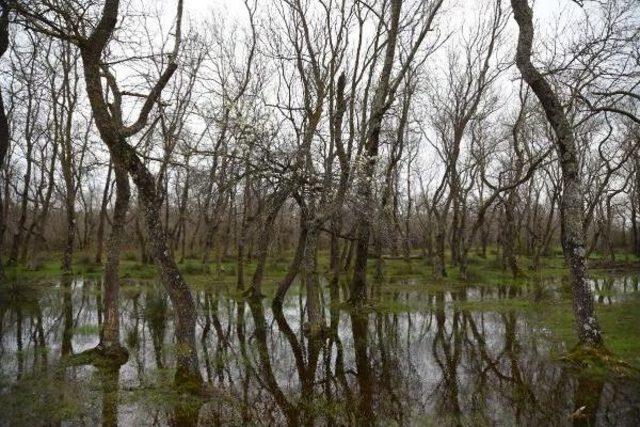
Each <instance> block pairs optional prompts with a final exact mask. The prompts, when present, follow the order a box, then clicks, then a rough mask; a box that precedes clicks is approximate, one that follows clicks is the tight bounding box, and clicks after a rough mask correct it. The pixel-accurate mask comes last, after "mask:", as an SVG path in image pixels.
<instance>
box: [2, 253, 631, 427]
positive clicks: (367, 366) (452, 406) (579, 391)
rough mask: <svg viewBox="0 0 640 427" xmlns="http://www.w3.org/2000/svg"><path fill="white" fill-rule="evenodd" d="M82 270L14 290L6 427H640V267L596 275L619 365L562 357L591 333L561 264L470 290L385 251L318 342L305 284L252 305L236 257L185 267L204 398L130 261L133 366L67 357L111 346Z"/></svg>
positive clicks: (123, 306)
mask: <svg viewBox="0 0 640 427" xmlns="http://www.w3.org/2000/svg"><path fill="white" fill-rule="evenodd" d="M284 265H286V263H285V262H283V263H282V265H279V264H277V263H276V264H274V265H272V266H271V276H270V277H269V278H268V280H267V281H266V283H275V280H276V278H277V277H278V275H279V274H280V273H281V269H282V268H283V266H284ZM85 267H86V266H85ZM76 270H77V271H82V270H83V268H82V267H81V266H80V267H78V268H77V269H76ZM84 270H85V271H84V273H82V274H78V275H76V276H74V277H72V278H70V277H67V278H61V277H60V276H59V275H58V274H56V273H55V272H54V271H53V270H47V268H46V267H45V268H44V269H43V270H42V271H41V272H39V273H37V274H34V273H21V272H16V273H15V274H14V277H13V278H12V279H10V280H8V281H6V282H5V283H4V284H2V285H1V286H0V425H12V426H13V425H43V424H59V423H63V424H65V425H97V424H103V425H135V426H140V425H167V424H171V423H173V424H181V423H186V422H194V421H195V420H198V422H199V423H200V424H201V425H240V424H251V425H274V424H286V423H287V422H289V423H300V424H315V425H327V424H328V425H350V424H366V425H371V424H375V425H496V424H498V425H515V424H518V425H570V424H573V423H582V424H585V425H616V426H620V425H622V426H627V425H628V426H634V425H638V424H639V423H640V380H639V379H638V375H637V374H636V372H638V371H637V369H638V368H640V272H638V271H633V270H631V271H629V270H626V271H619V272H604V271H594V279H593V280H592V287H593V290H594V293H595V295H596V301H597V311H598V315H599V317H600V319H601V323H602V325H603V329H604V331H605V333H606V336H605V340H606V343H607V346H608V348H609V349H610V350H611V351H612V352H613V354H614V355H615V357H616V358H617V359H619V360H622V361H623V362H624V364H625V366H626V367H627V369H624V370H621V371H618V370H616V369H606V368H603V367H599V366H591V367H589V369H587V370H584V369H582V370H580V369H578V368H577V367H576V366H574V365H573V364H571V363H567V362H566V361H565V360H564V359H563V356H565V355H566V354H567V352H568V351H569V350H571V349H572V348H573V346H574V345H575V336H574V333H573V318H572V311H571V294H570V290H569V288H568V285H567V284H566V280H565V279H564V277H563V275H564V273H563V269H562V268H555V269H554V268H550V269H546V270H545V271H543V272H542V273H532V272H529V273H527V277H526V278H523V279H518V280H511V279H509V278H508V277H507V276H506V275H505V274H502V273H499V272H496V271H493V270H491V269H490V266H488V265H476V266H475V269H474V279H473V281H471V282H470V283H467V284H464V283H461V282H457V281H456V280H455V279H450V280H448V281H446V282H442V283H434V282H432V281H430V280H429V279H428V273H427V268H426V267H424V266H420V262H419V261H415V260H414V265H413V266H412V267H411V268H410V269H409V268H408V267H407V266H406V265H404V264H403V262H402V261H387V279H386V280H385V281H384V282H383V283H380V284H377V285H374V286H373V289H372V295H371V303H370V305H369V307H368V310H367V311H366V314H364V315H355V314H354V313H353V312H352V311H351V310H350V308H349V306H348V305H346V304H344V303H343V304H331V303H330V300H329V291H328V289H327V290H326V293H325V301H324V302H325V306H324V313H325V322H326V325H327V330H326V331H325V333H324V334H322V336H320V337H317V338H315V339H310V338H309V337H307V336H306V335H305V334H304V332H303V331H304V330H305V328H304V322H305V320H304V319H305V312H304V306H305V297H304V294H300V293H299V292H298V288H297V287H295V288H294V289H292V291H291V292H290V293H289V296H288V298H287V300H286V302H285V305H284V308H283V313H282V316H280V315H279V314H278V313H274V312H273V311H272V310H271V308H270V303H271V299H270V298H269V297H267V298H266V299H264V300H263V301H262V304H249V303H248V302H246V301H244V299H243V298H242V297H241V296H240V294H239V293H238V292H237V291H236V290H235V284H234V280H233V267H232V266H226V268H225V269H224V271H223V272H221V273H220V274H217V273H215V272H214V273H208V272H205V271H203V270H201V269H199V267H197V264H196V263H195V262H194V263H193V264H189V263H187V264H184V265H183V270H184V271H185V272H186V273H187V277H188V279H189V282H190V283H191V284H192V285H193V286H194V289H195V296H196V300H197V305H198V324H197V332H196V333H197V338H198V345H199V360H200V363H201V369H202V374H203V377H204V378H205V380H206V381H207V383H208V386H207V389H206V391H205V393H204V395H203V396H201V397H199V398H192V397H186V396H184V395H182V394H180V393H179V392H178V391H176V389H175V387H174V384H173V372H172V368H173V367H174V362H173V359H174V352H175V347H174V345H173V342H174V338H173V326H172V324H173V315H172V307H171V304H170V302H169V299H168V297H167V295H166V293H165V292H164V291H163V290H162V288H161V287H160V286H159V285H158V284H157V283H156V281H155V280H154V278H153V275H154V274H153V269H152V268H150V267H141V266H137V265H135V264H134V263H128V264H126V265H125V269H124V270H123V271H124V275H125V276H126V277H127V278H126V279H124V280H123V287H122V292H121V301H120V310H121V312H120V318H121V320H120V322H121V337H122V342H123V344H124V345H125V347H126V348H127V349H128V351H129V354H130V357H129V360H128V362H127V363H126V364H125V365H123V366H122V367H121V368H120V369H112V368H109V367H104V366H103V367H98V368H97V367H94V366H91V365H81V364H78V363H70V362H69V361H73V360H74V358H73V355H74V354H79V353H81V352H82V351H84V350H88V349H91V348H93V347H95V346H96V344H97V343H98V341H99V331H100V323H101V319H102V302H101V292H100V287H101V279H100V274H99V271H94V270H93V269H92V268H84ZM323 286H325V288H326V283H323ZM266 291H267V293H271V292H272V291H273V290H272V289H271V288H267V289H266ZM342 299H344V296H342Z"/></svg>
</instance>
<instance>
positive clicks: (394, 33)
mask: <svg viewBox="0 0 640 427" xmlns="http://www.w3.org/2000/svg"><path fill="white" fill-rule="evenodd" d="M401 8H402V1H401V0H394V1H393V2H392V4H391V20H390V25H389V30H388V37H387V45H386V50H385V58H384V65H383V67H382V71H381V73H380V80H379V81H378V86H377V88H376V91H375V94H374V98H373V102H372V104H371V112H370V117H369V122H368V123H367V140H366V142H365V147H364V151H363V158H362V162H361V166H360V167H359V168H357V170H356V173H357V174H358V176H357V186H356V188H357V189H356V197H357V200H358V208H357V211H356V221H357V228H356V247H355V249H356V253H355V263H354V268H353V279H352V280H351V295H350V299H351V302H352V303H354V304H355V305H357V306H360V305H362V304H363V303H364V302H365V301H366V299H367V258H368V256H369V237H370V234H371V221H372V218H371V212H370V209H371V206H372V185H373V176H374V173H375V168H376V161H377V157H378V149H379V147H378V145H379V141H380V130H381V127H382V119H383V117H384V115H385V113H386V111H387V109H388V103H387V97H388V96H389V81H390V77H391V76H390V75H391V70H392V67H393V61H394V58H395V50H396V42H397V38H398V27H399V23H400V10H401Z"/></svg>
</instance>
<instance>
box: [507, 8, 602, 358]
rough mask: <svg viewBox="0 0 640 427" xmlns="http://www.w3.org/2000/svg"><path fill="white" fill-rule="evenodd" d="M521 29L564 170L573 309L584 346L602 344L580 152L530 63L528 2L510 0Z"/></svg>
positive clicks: (521, 63) (523, 60)
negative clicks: (589, 268) (588, 246)
mask: <svg viewBox="0 0 640 427" xmlns="http://www.w3.org/2000/svg"><path fill="white" fill-rule="evenodd" d="M511 6H512V8H513V14H514V17H515V20H516V22H517V24H518V27H519V34H518V46H517V53H516V64H517V66H518V69H519V70H520V72H521V73H522V77H523V79H524V80H525V82H526V83H527V84H528V85H529V86H530V87H531V89H532V90H533V92H534V93H535V94H536V97H537V98H538V100H539V101H540V103H541V104H542V108H543V109H544V112H545V115H546V116H547V120H548V121H549V124H550V125H551V127H552V128H553V130H554V132H555V135H556V141H555V143H556V148H557V151H558V155H559V158H560V167H561V170H562V181H563V182H562V202H561V224H562V233H561V234H562V249H563V252H564V255H565V259H566V262H567V264H568V265H569V270H570V273H571V282H572V288H573V310H574V313H575V317H576V328H577V332H578V339H579V342H580V344H581V345H585V346H594V347H599V346H602V345H603V339H602V332H601V330H600V325H599V324H598V321H597V319H596V315H595V310H594V303H593V296H592V294H591V291H590V289H589V283H588V281H587V265H586V258H585V242H584V240H585V239H584V234H583V230H582V224H583V216H584V208H583V204H584V199H583V193H582V188H581V182H580V171H579V164H578V152H577V149H576V143H575V139H574V135H573V129H572V127H571V124H570V123H569V121H568V120H567V116H566V113H565V111H564V108H563V107H562V104H561V103H560V100H559V99H558V96H557V95H556V93H555V92H554V90H553V88H552V87H551V86H550V85H549V83H548V82H547V81H546V79H545V78H544V77H543V76H542V74H541V73H540V72H539V71H538V70H537V69H536V68H535V66H534V65H533V64H532V62H531V50H532V45H533V11H532V10H531V8H530V7H529V4H528V0H511Z"/></svg>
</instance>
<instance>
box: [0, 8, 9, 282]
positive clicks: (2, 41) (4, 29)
mask: <svg viewBox="0 0 640 427" xmlns="http://www.w3.org/2000/svg"><path fill="white" fill-rule="evenodd" d="M1 6H2V15H0V58H2V55H4V53H5V52H6V51H7V48H8V47H9V31H8V25H9V11H8V10H6V4H4V2H2V4H1ZM8 150H9V123H8V122H7V116H6V114H5V112H4V101H3V100H2V90H0V168H2V167H3V166H4V159H5V157H6V155H7V151H8ZM4 222H5V218H4V203H3V200H2V190H1V188H0V279H2V278H3V277H4V267H3V264H2V243H3V238H4V228H5V223H4Z"/></svg>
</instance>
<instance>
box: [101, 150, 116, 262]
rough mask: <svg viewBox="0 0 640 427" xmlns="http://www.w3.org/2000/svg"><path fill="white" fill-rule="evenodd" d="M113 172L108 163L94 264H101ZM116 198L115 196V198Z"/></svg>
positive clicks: (110, 164) (110, 163)
mask: <svg viewBox="0 0 640 427" xmlns="http://www.w3.org/2000/svg"><path fill="white" fill-rule="evenodd" d="M112 170H113V162H111V161H110V162H109V169H108V170H107V181H106V182H105V184H104V190H103V192H102V202H101V203H100V217H99V219H98V233H97V237H96V264H98V265H99V264H102V250H103V247H104V223H105V222H106V219H107V207H108V205H109V187H110V186H111V172H112ZM116 197H117V196H116Z"/></svg>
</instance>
